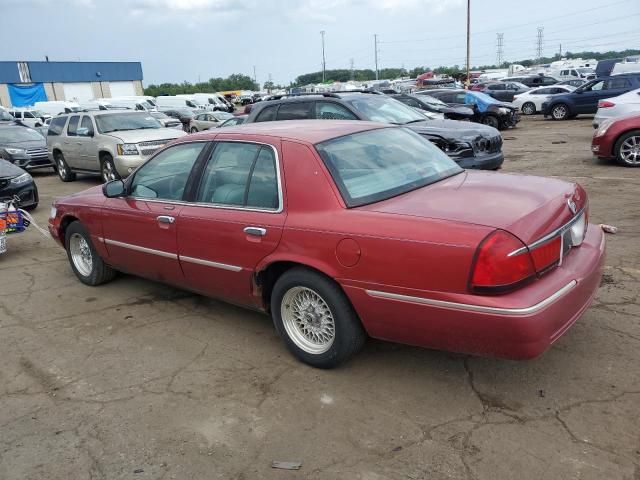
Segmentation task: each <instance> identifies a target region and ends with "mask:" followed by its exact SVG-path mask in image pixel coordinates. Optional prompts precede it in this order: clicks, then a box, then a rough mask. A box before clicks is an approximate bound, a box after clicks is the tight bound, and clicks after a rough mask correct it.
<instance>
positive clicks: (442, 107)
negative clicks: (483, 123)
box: [388, 90, 473, 120]
mask: <svg viewBox="0 0 640 480" xmlns="http://www.w3.org/2000/svg"><path fill="white" fill-rule="evenodd" d="M428 92H429V91H428V90H426V91H423V92H422V93H421V94H419V95H418V94H416V95H410V94H406V93H391V94H388V95H389V96H390V97H391V98H395V99H396V100H398V101H400V102H402V103H404V104H405V105H408V106H410V107H413V108H419V109H420V110H424V111H426V112H431V113H440V114H442V115H444V118H446V119H448V120H469V119H471V117H473V110H471V109H470V108H468V107H450V106H449V105H447V104H446V103H444V102H442V101H440V100H438V99H437V98H434V97H431V96H429V95H426V93H428Z"/></svg>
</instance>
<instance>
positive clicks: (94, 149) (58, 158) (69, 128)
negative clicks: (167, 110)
mask: <svg viewBox="0 0 640 480" xmlns="http://www.w3.org/2000/svg"><path fill="white" fill-rule="evenodd" d="M183 135H186V133H185V132H182V131H179V130H175V129H173V128H165V127H163V126H162V124H161V123H160V122H158V120H156V119H155V118H153V117H152V116H151V115H149V113H147V112H128V111H118V110H96V111H85V112H78V113H71V114H65V115H59V116H57V117H55V118H54V119H53V120H51V124H50V125H49V131H48V133H47V151H48V154H49V158H50V159H51V160H52V161H53V163H54V164H55V165H56V167H57V170H58V175H59V176H60V179H61V180H62V181H63V182H70V181H73V180H75V178H76V172H77V173H89V174H100V176H101V177H102V180H103V181H105V182H108V181H110V180H116V179H118V178H124V177H127V176H128V175H129V174H130V173H131V172H133V170H135V169H136V167H138V165H140V164H142V163H143V162H145V161H146V160H147V159H148V158H149V156H150V155H151V154H153V153H154V152H155V151H156V150H158V149H159V148H160V147H162V146H163V145H164V144H165V143H167V142H169V141H171V140H173V139H174V138H178V137H182V136H183Z"/></svg>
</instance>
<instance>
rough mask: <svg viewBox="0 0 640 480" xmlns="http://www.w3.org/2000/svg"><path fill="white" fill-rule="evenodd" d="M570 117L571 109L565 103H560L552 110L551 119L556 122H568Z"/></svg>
mask: <svg viewBox="0 0 640 480" xmlns="http://www.w3.org/2000/svg"><path fill="white" fill-rule="evenodd" d="M570 115H571V114H570V113H569V107H568V106H567V105H566V104H564V103H559V104H557V105H554V106H553V107H552V108H551V118H553V119H554V120H566V119H567V118H569V116H570Z"/></svg>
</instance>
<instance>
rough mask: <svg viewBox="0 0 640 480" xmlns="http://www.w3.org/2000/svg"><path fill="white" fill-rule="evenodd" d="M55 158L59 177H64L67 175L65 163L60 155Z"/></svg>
mask: <svg viewBox="0 0 640 480" xmlns="http://www.w3.org/2000/svg"><path fill="white" fill-rule="evenodd" d="M56 159H57V164H58V175H60V178H64V177H65V176H66V175H67V165H66V164H65V163H64V159H63V157H62V155H58V156H57V158H56Z"/></svg>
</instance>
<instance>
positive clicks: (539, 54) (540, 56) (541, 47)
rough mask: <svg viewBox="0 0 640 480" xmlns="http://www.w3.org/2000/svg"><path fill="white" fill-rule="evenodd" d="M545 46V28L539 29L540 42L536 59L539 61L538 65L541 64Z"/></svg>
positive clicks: (538, 42)
mask: <svg viewBox="0 0 640 480" xmlns="http://www.w3.org/2000/svg"><path fill="white" fill-rule="evenodd" d="M543 45H544V27H538V41H537V47H536V58H537V59H538V64H540V59H541V58H542V53H543Z"/></svg>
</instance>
